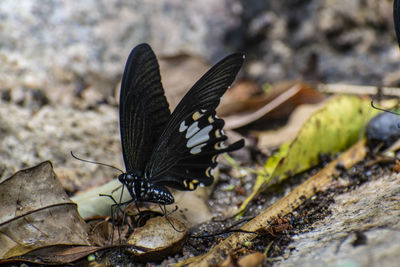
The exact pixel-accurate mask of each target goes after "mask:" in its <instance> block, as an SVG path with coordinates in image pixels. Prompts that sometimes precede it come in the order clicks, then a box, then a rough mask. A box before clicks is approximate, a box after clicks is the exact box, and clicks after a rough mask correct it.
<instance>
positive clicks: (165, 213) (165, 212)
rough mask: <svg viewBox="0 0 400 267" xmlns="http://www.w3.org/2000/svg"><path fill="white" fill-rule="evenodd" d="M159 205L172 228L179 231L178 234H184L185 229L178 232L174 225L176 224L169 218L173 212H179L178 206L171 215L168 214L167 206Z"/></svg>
mask: <svg viewBox="0 0 400 267" xmlns="http://www.w3.org/2000/svg"><path fill="white" fill-rule="evenodd" d="M158 205H159V206H160V209H161V212H162V214H163V215H164V217H165V219H166V220H167V221H168V223H169V224H170V225H171V226H172V228H174V230H175V231H177V232H179V233H182V232H184V231H185V229H183V230H178V229H176V227H175V225H174V224H173V223H172V222H171V220H170V219H169V218H168V215H169V214H171V213H173V212H175V211H177V210H178V206H175V209H174V210H173V211H171V212H170V213H168V212H167V208H166V207H165V204H164V205H161V204H160V203H159V204H158Z"/></svg>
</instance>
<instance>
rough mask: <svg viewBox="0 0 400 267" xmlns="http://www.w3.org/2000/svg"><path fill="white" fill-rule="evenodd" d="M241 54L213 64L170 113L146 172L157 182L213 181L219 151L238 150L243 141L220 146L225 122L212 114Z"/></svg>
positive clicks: (185, 185) (182, 185) (187, 185)
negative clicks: (213, 170) (212, 171)
mask: <svg viewBox="0 0 400 267" xmlns="http://www.w3.org/2000/svg"><path fill="white" fill-rule="evenodd" d="M243 58H244V57H243V55H242V54H239V53H237V54H233V55H230V56H228V57H226V58H224V59H223V60H221V61H220V62H218V63H217V64H216V65H215V66H214V67H212V68H211V69H210V70H209V71H208V72H207V73H206V74H205V75H204V76H203V77H202V78H201V79H200V80H199V81H198V82H197V83H196V84H195V85H194V86H193V87H192V88H191V89H190V90H189V92H188V93H187V94H186V95H185V96H184V98H183V99H182V100H181V102H180V103H179V104H178V106H177V107H176V109H175V110H174V112H173V113H172V115H171V118H170V120H169V121H168V123H167V125H166V128H165V130H164V131H163V133H162V134H161V136H160V139H159V141H158V142H157V144H156V146H155V149H154V151H153V153H152V155H151V158H150V161H149V164H148V166H147V167H146V174H147V176H148V177H150V180H151V181H152V182H154V183H157V184H165V185H168V186H171V187H175V188H178V189H180V190H194V189H195V188H196V186H197V185H198V184H204V185H209V184H211V183H212V181H213V176H212V173H211V170H212V169H213V168H214V167H215V166H216V164H217V163H216V157H217V156H218V154H221V153H224V152H228V151H232V150H235V149H238V148H240V147H242V146H243V145H244V142H243V140H241V141H239V142H236V143H235V144H233V145H231V146H228V147H222V141H224V140H225V139H226V136H225V135H224V134H223V131H222V128H223V125H224V121H223V120H222V119H219V118H218V117H217V116H216V114H215V109H216V107H217V106H218V104H219V102H220V98H221V97H222V95H223V94H224V93H225V91H226V90H227V89H228V88H229V86H230V85H231V83H232V82H233V80H234V79H235V77H236V75H237V73H238V71H239V69H240V67H241V65H242V63H243Z"/></svg>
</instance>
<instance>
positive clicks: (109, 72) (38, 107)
mask: <svg viewBox="0 0 400 267" xmlns="http://www.w3.org/2000/svg"><path fill="white" fill-rule="evenodd" d="M392 4H393V3H392V1H389V0H352V1H348V0H281V1H258V0H249V1H244V0H220V1H214V0H203V1H184V0H147V1H139V0H136V1H129V0H125V1H124V0H98V1H93V0H86V1H78V2H77V1H65V0H64V1H63V0H48V1H33V0H25V1H13V0H4V1H1V2H0V18H1V24H0V62H1V64H0V96H1V105H0V136H1V147H0V155H1V159H2V160H1V163H0V173H1V175H2V177H3V178H4V177H6V176H7V175H10V174H11V173H13V172H14V171H15V170H18V169H20V168H24V167H27V166H32V165H33V164H37V163H39V162H41V161H43V160H51V161H52V162H53V164H55V167H56V170H57V174H58V175H59V176H60V177H67V180H66V181H65V184H64V186H66V187H68V186H69V187H70V190H71V192H73V191H74V190H75V189H76V188H77V187H79V186H80V185H79V184H80V182H79V179H75V178H77V177H82V176H85V175H88V173H91V174H90V176H92V177H93V176H99V179H100V180H109V179H111V178H112V177H113V175H114V174H112V171H111V170H107V171H106V172H104V169H103V170H102V171H101V172H100V171H99V172H96V171H95V170H97V169H98V168H99V167H98V166H92V165H90V164H83V163H81V162H77V161H76V160H71V157H70V155H69V151H71V150H73V151H74V152H77V154H78V155H80V156H83V157H86V158H90V159H94V160H99V161H102V162H107V163H109V164H115V165H117V166H118V167H121V168H123V163H122V158H121V153H120V151H121V148H120V141H119V128H118V113H117V112H118V111H117V108H116V105H117V99H118V98H117V97H116V96H117V95H118V91H119V82H120V79H121V77H122V72H123V68H124V64H125V61H126V58H127V56H128V54H129V52H130V50H131V49H132V48H133V47H134V46H136V45H137V44H139V43H143V42H147V43H149V44H150V45H151V46H152V47H153V50H154V51H155V53H156V55H157V56H158V58H159V60H160V66H161V75H162V81H163V84H164V87H165V90H166V94H167V97H168V99H169V102H170V105H171V107H174V106H175V105H176V103H177V101H179V99H181V97H182V95H183V94H184V92H186V91H187V90H188V89H189V88H190V87H191V86H192V85H193V84H194V83H195V81H197V79H198V78H199V77H201V75H202V74H204V72H205V71H207V70H208V68H209V67H210V66H211V65H213V64H214V63H216V62H217V61H218V60H219V59H221V58H222V57H224V56H226V55H228V54H230V53H233V52H237V51H241V52H244V53H245V54H246V61H245V65H244V66H243V68H242V71H241V72H240V74H239V78H238V80H240V81H247V82H249V83H250V85H251V86H247V87H244V88H247V89H248V90H250V91H251V94H255V95H257V94H258V93H259V92H262V89H265V88H267V87H268V86H270V85H274V84H276V83H280V82H282V81H295V80H296V81H298V80H304V81H309V82H321V83H346V84H359V85H385V86H398V85H399V84H400V54H399V51H398V50H399V49H398V45H397V42H396V39H395V32H394V26H393V20H392ZM247 89H246V90H247ZM233 103H234V104H235V103H236V102H233ZM228 113H229V112H228ZM228 115H229V114H228ZM83 165H85V166H84V167H82V166H83ZM82 168H84V169H82ZM86 168H88V169H86ZM107 172H108V173H107ZM114 176H115V175H114ZM71 181H72V182H71ZM74 188H75V189H74Z"/></svg>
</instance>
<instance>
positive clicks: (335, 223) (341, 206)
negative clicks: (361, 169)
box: [274, 174, 400, 267]
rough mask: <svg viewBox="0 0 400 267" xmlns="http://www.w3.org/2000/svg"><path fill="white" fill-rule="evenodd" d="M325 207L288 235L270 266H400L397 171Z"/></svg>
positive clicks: (399, 195) (399, 190) (399, 187)
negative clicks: (281, 252) (320, 214)
mask: <svg viewBox="0 0 400 267" xmlns="http://www.w3.org/2000/svg"><path fill="white" fill-rule="evenodd" d="M330 209H331V211H332V214H331V215H330V216H327V217H326V218H325V219H323V220H321V221H318V222H316V223H314V225H312V227H311V229H307V231H305V232H304V233H300V234H298V235H297V236H294V237H293V240H294V241H293V242H292V243H291V244H290V245H289V247H288V249H287V251H286V256H285V259H283V260H282V261H280V262H277V263H276V264H275V265H274V266H388V267H391V266H399V262H400V175H399V174H393V175H390V176H384V177H376V180H373V181H371V182H368V183H365V184H363V185H362V186H360V187H359V188H357V189H355V190H353V191H350V192H347V193H345V194H342V195H339V196H337V197H336V198H335V203H333V204H332V205H331V207H330ZM360 239H361V240H360ZM363 239H364V240H363Z"/></svg>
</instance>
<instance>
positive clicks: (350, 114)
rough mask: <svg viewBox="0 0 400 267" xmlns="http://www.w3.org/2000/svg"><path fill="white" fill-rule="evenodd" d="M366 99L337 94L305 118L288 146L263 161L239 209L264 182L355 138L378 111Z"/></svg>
mask: <svg viewBox="0 0 400 267" xmlns="http://www.w3.org/2000/svg"><path fill="white" fill-rule="evenodd" d="M370 102H371V100H370V99H369V98H360V97H357V96H337V97H334V98H332V99H330V100H329V101H327V103H326V105H325V106H324V107H323V108H322V109H320V110H318V111H317V112H315V113H314V114H313V115H312V116H311V117H310V118H309V119H308V120H307V121H306V123H305V124H304V125H303V127H302V128H301V130H300V131H299V133H298V135H297V137H296V138H295V139H294V140H293V142H292V143H291V144H290V145H289V146H288V145H287V144H284V145H282V146H281V148H280V150H279V152H278V153H277V154H276V155H274V156H272V157H270V158H269V159H268V160H267V162H266V164H265V166H264V171H263V172H262V173H260V174H259V175H258V177H257V181H256V183H255V186H254V189H253V193H252V194H251V195H250V196H249V197H248V199H246V201H245V202H244V203H243V205H242V206H241V208H240V211H243V210H244V209H245V208H246V206H247V204H248V203H249V201H251V200H252V199H253V198H254V197H255V196H256V195H258V194H259V193H260V192H262V191H263V190H264V189H265V188H266V186H267V185H270V184H274V183H277V182H281V181H283V180H285V179H286V178H288V177H289V176H292V175H295V174H298V173H300V172H302V171H305V170H307V169H309V168H310V167H313V166H315V165H317V164H318V163H319V155H327V154H329V155H334V154H337V153H338V152H341V151H343V150H345V149H347V148H348V147H350V146H351V145H352V144H354V143H355V142H356V141H357V140H359V139H360V138H361V137H362V136H363V133H364V129H365V126H366V124H367V123H368V121H369V120H370V119H371V118H372V117H373V116H375V115H376V114H378V112H379V111H377V110H375V109H373V108H372V107H371V104H370Z"/></svg>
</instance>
